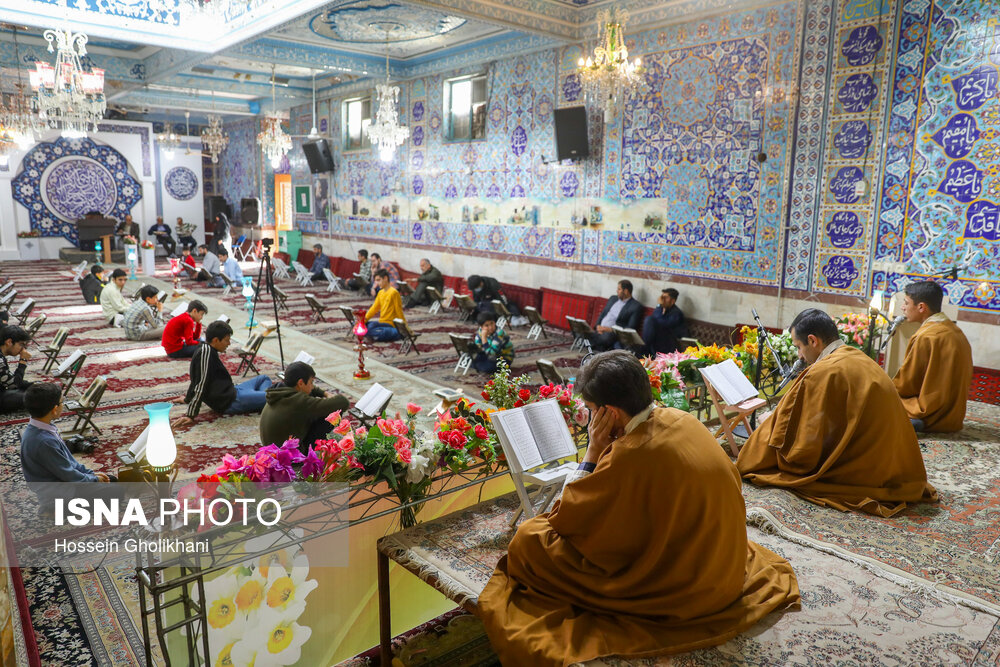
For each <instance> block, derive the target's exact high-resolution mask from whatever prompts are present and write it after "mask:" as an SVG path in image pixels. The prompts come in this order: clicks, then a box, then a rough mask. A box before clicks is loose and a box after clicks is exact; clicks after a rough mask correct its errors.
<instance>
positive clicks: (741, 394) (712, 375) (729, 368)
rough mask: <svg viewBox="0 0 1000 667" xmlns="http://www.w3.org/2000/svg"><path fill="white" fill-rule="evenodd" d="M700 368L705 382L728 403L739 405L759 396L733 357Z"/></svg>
mask: <svg viewBox="0 0 1000 667" xmlns="http://www.w3.org/2000/svg"><path fill="white" fill-rule="evenodd" d="M699 370H700V371H701V375H702V377H703V378H704V379H705V382H707V383H708V384H710V385H712V386H713V387H714V388H715V391H716V392H718V394H719V397H720V398H721V399H722V400H723V402H725V403H726V405H739V404H740V403H742V402H743V401H745V400H748V399H751V398H757V396H758V395H759V393H760V392H758V391H757V389H756V388H755V387H754V386H753V384H752V383H751V382H750V380H748V379H747V376H746V375H743V371H741V370H740V368H739V366H737V365H736V362H735V361H733V360H732V359H726V360H725V361H723V362H722V363H721V364H714V365H712V366H705V367H704V368H701V369H699Z"/></svg>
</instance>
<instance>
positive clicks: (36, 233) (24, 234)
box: [17, 229, 42, 239]
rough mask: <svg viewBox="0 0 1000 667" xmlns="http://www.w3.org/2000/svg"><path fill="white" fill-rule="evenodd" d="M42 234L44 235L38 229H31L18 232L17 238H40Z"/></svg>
mask: <svg viewBox="0 0 1000 667" xmlns="http://www.w3.org/2000/svg"><path fill="white" fill-rule="evenodd" d="M41 235H42V233H41V232H40V231H38V230H37V229H30V230H28V231H26V232H18V233H17V238H19V239H36V238H38V237H39V236H41Z"/></svg>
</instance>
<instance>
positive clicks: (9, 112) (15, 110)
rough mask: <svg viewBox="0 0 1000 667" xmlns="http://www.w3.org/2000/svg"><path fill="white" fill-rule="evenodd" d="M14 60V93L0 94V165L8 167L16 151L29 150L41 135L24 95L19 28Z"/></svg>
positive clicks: (15, 40) (36, 118)
mask: <svg viewBox="0 0 1000 667" xmlns="http://www.w3.org/2000/svg"><path fill="white" fill-rule="evenodd" d="M13 30H14V59H15V62H17V63H18V68H17V83H16V84H14V92H13V93H12V94H10V95H8V96H7V98H6V99H4V98H3V95H2V94H0V165H6V164H7V159H8V156H9V155H10V153H12V152H13V151H14V150H15V149H18V150H22V151H25V150H28V149H29V148H30V147H31V146H32V144H34V143H35V140H36V139H37V138H38V136H39V135H40V134H41V130H40V128H39V126H38V117H37V116H36V115H35V114H34V113H33V112H32V111H31V104H30V103H29V102H28V99H27V98H26V97H25V95H24V84H23V82H22V80H21V68H20V62H21V50H20V48H19V46H18V43H17V28H16V27H15V28H14V29H13Z"/></svg>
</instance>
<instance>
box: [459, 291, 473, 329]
mask: <svg viewBox="0 0 1000 667" xmlns="http://www.w3.org/2000/svg"><path fill="white" fill-rule="evenodd" d="M455 300H456V301H458V310H459V315H458V321H459V322H468V321H469V320H470V319H471V320H474V319H475V318H476V302H475V301H473V300H472V297H471V296H469V295H468V294H456V295H455Z"/></svg>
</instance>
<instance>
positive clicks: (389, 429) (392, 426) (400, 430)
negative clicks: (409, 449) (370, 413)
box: [375, 419, 410, 435]
mask: <svg viewBox="0 0 1000 667" xmlns="http://www.w3.org/2000/svg"><path fill="white" fill-rule="evenodd" d="M375 425H376V426H378V430H380V431H382V433H383V435H406V434H407V433H409V431H410V429H408V428H407V427H406V422H404V421H403V420H402V419H379V420H377V421H376V422H375Z"/></svg>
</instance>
